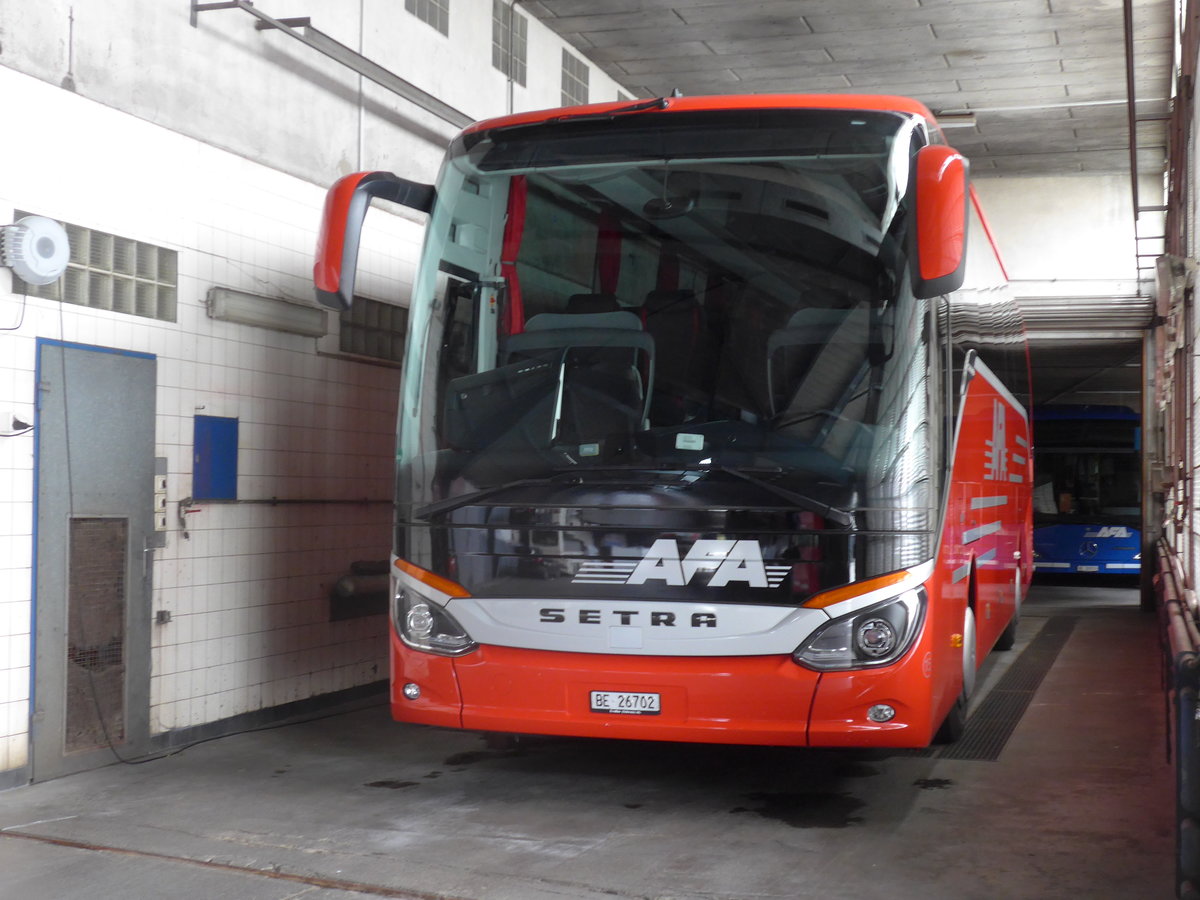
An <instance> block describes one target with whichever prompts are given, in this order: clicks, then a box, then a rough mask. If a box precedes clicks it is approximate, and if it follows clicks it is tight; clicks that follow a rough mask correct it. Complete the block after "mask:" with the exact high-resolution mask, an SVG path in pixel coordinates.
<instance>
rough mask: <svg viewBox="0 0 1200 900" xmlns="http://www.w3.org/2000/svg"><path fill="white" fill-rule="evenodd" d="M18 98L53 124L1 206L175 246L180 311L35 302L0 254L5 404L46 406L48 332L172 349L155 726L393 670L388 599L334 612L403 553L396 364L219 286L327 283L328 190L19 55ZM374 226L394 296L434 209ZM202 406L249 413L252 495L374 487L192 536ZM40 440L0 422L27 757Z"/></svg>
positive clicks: (197, 530)
mask: <svg viewBox="0 0 1200 900" xmlns="http://www.w3.org/2000/svg"><path fill="white" fill-rule="evenodd" d="M0 95H2V96H5V97H6V98H8V101H7V102H9V103H11V104H12V107H10V112H11V113H12V114H13V115H18V116H19V115H33V114H35V113H36V114H38V115H40V116H41V117H42V118H43V120H45V121H48V122H51V123H54V124H52V125H51V126H49V127H48V128H47V129H46V130H45V134H44V139H43V140H39V141H36V142H35V141H28V140H26V141H8V142H6V144H5V146H4V148H3V150H0V153H3V154H4V156H6V157H7V159H4V160H0V163H2V165H0V172H3V173H4V175H3V176H0V177H2V178H3V180H2V181H0V220H2V221H3V222H10V221H12V215H13V211H14V210H15V209H22V210H29V211H33V212H38V213H42V214H46V215H50V216H53V217H55V218H58V219H60V220H64V221H68V222H72V223H75V224H78V225H81V226H85V227H90V228H96V229H99V230H103V231H108V232H111V233H114V234H118V235H122V236H125V237H132V238H136V239H137V240H141V241H146V242H148V243H153V244H157V245H159V246H164V247H167V248H170V249H174V250H177V251H178V253H179V295H178V296H179V299H178V321H176V322H158V321H154V320H150V319H145V318H140V317H137V316H131V315H124V314H121V313H111V312H104V311H98V310H90V309H84V308H80V307H76V306H72V305H69V304H61V303H58V302H54V301H45V300H37V299H25V298H23V297H21V296H19V295H15V294H13V293H12V292H11V277H10V273H9V271H8V270H7V269H0V328H3V329H6V330H4V331H0V416H3V415H4V414H5V413H6V412H10V413H15V414H16V415H17V416H19V417H20V418H21V419H23V420H24V421H26V422H33V421H34V419H33V398H34V354H35V341H36V339H37V338H38V337H45V338H53V339H63V340H67V341H76V342H80V343H84V344H92V345H99V346H105V347H112V348H117V349H121V350H134V351H141V352H146V353H152V354H154V355H155V356H156V357H157V359H158V390H157V425H156V450H155V452H156V455H158V456H164V457H166V458H167V461H168V472H169V475H168V485H167V489H168V499H169V506H168V513H169V521H170V531H169V533H168V536H167V546H166V548H165V549H162V550H159V551H157V553H156V561H155V566H154V576H153V580H154V595H153V606H154V609H155V610H159V609H165V610H169V611H170V613H171V620H170V622H169V623H167V624H164V625H155V626H153V629H154V630H153V645H152V651H151V652H152V681H151V711H150V712H151V725H152V729H153V730H154V731H156V732H157V731H163V730H166V729H172V728H180V727H185V726H191V725H198V724H202V723H206V722H211V721H214V720H217V719H222V718H226V717H229V716H233V715H237V714H239V713H244V712H248V711H251V710H256V709H259V708H261V707H266V706H272V705H277V704H281V703H286V702H289V701H293V700H299V699H304V698H307V697H310V696H313V695H316V694H322V693H328V692H331V691H337V690H340V689H343V688H347V687H352V686H355V685H361V684H364V683H368V682H371V681H374V680H377V679H380V678H383V677H385V676H386V655H385V651H386V643H385V635H386V624H385V622H384V619H383V617H382V616H374V617H368V618H361V619H352V620H348V621H343V622H334V623H330V622H329V621H328V599H327V598H328V595H329V590H330V587H331V585H332V584H333V582H334V580H335V579H336V578H337V577H338V576H339V575H341V574H344V573H345V572H347V571H348V567H349V564H350V563H351V562H352V561H355V560H364V559H386V558H387V555H388V551H389V544H390V508H389V506H388V503H389V501H390V498H391V469H390V462H391V458H392V442H393V436H392V432H393V427H394V421H395V403H396V399H395V398H396V391H397V386H398V380H399V371H398V369H396V368H392V367H387V366H381V365H373V364H366V363H363V362H361V361H358V360H353V359H348V358H345V357H338V356H336V355H330V354H328V353H318V343H317V340H315V339H313V338H305V337H300V336H296V335H290V334H285V333H282V332H277V331H271V330H266V329H261V328H254V327H249V326H244V325H238V324H233V323H228V322H221V321H216V320H213V319H210V318H208V316H207V314H206V310H205V308H204V306H203V303H202V301H203V299H204V296H205V293H206V291H207V290H208V288H209V287H211V286H213V285H218V286H225V287H231V288H235V289H238V290H243V291H249V292H252V293H257V294H264V295H270V296H283V297H290V298H296V299H300V300H307V299H308V298H311V296H312V287H311V281H310V278H311V267H312V250H313V246H314V244H315V239H316V229H317V225H318V220H319V216H320V209H321V204H322V202H323V199H324V191H323V190H322V189H321V188H318V187H316V186H314V185H311V184H308V183H305V182H303V181H300V180H298V179H295V178H292V177H289V176H286V175H282V174H280V173H278V172H277V171H274V170H272V169H270V168H268V167H266V166H262V165H258V164H255V163H252V162H249V161H247V160H244V159H241V158H238V157H235V156H232V155H230V154H228V153H225V152H223V151H220V150H217V149H214V148H212V147H209V146H207V145H205V144H203V143H200V142H198V141H194V140H191V139H189V138H185V137H181V136H179V135H176V134H173V133H171V132H167V131H164V130H162V129H159V128H157V127H155V126H153V125H150V124H148V123H146V122H143V121H141V120H139V119H136V118H133V117H131V116H127V115H124V114H122V113H119V112H116V111H113V110H111V109H108V108H106V107H103V106H100V105H99V104H95V103H92V102H91V101H88V100H83V99H81V98H79V97H77V96H75V95H73V94H71V93H68V92H65V91H62V90H58V89H55V88H53V87H51V86H48V85H46V84H44V83H42V82H39V81H35V80H32V79H30V78H27V77H26V76H23V75H19V74H16V73H14V72H12V71H11V70H8V69H3V68H0ZM13 107H15V108H13ZM81 129H82V130H85V131H88V132H91V133H96V134H99V133H103V134H105V135H106V136H107V141H106V145H107V146H109V147H119V148H124V149H123V150H122V152H120V153H117V152H103V151H101V152H97V153H94V154H80V153H79V152H78V144H77V142H72V141H71V140H69V138H70V135H71V134H77V133H79V130H81ZM14 171H19V172H20V173H21V177H20V178H19V179H16V178H12V177H11V173H12V172H14ZM366 237H367V241H368V243H367V244H366V245H365V246H364V249H363V252H362V255H361V258H360V264H361V265H362V267H363V270H364V274H363V277H362V280H361V281H360V285H362V286H364V287H365V289H366V290H367V291H368V292H370V293H372V294H374V295H375V296H376V297H379V298H380V299H392V298H391V297H390V296H389V294H388V293H384V291H398V292H404V291H405V286H406V285H408V284H411V280H412V278H411V272H410V270H411V265H412V261H413V259H414V258H415V255H416V253H417V250H418V245H419V241H420V237H421V227H420V225H418V224H416V223H414V222H411V221H406V220H405V219H402V218H399V217H396V216H391V215H388V214H386V213H380V212H377V211H373V212H372V214H371V222H370V228H369V230H368V234H367V236H366ZM398 296H399V297H400V299H403V300H404V302H407V294H406V292H404V293H399V294H398ZM331 325H332V327H334V328H336V317H333V316H331ZM334 346H336V340H335V341H334ZM197 413H202V414H205V415H216V416H231V417H236V418H237V419H238V420H239V446H238V466H239V477H238V496H239V499H241V500H269V499H271V498H286V499H293V500H297V499H304V500H324V501H330V500H335V501H336V500H362V499H368V500H371V501H375V502H373V503H371V504H370V505H366V504H363V503H353V504H351V503H346V504H341V503H320V504H316V503H314V504H287V505H267V504H256V503H238V504H202V503H193V504H191V505H188V506H185V507H184V509H185V510H194V511H192V512H185V513H184V518H185V519H186V526H187V537H186V538H185V537H184V532H183V529H182V528H181V527H180V522H179V507H180V501H181V500H183V499H184V498H186V497H188V496H189V495H190V494H191V493H192V477H191V476H192V471H191V466H192V427H193V417H194V416H195V415H196V414H197ZM33 449H34V442H33V435H32V434H25V435H20V436H15V437H6V438H0V771H3V770H6V769H13V768H17V767H20V766H22V765H24V764H25V763H26V762H27V743H28V736H27V731H28V718H29V702H30V666H29V656H30V652H31V637H30V634H31V605H30V604H31V600H30V598H31V594H32V585H31V553H32V547H33V523H34V514H33V462H34V459H33Z"/></svg>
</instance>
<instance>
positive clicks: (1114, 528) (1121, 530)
mask: <svg viewBox="0 0 1200 900" xmlns="http://www.w3.org/2000/svg"><path fill="white" fill-rule="evenodd" d="M1083 536H1084V537H1085V538H1131V537H1133V532H1132V531H1130V530H1129V529H1128V528H1126V527H1125V526H1124V525H1105V526H1103V527H1101V528H1097V529H1096V530H1095V531H1085V532H1084V533H1083Z"/></svg>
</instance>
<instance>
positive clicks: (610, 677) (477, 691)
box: [391, 634, 934, 747]
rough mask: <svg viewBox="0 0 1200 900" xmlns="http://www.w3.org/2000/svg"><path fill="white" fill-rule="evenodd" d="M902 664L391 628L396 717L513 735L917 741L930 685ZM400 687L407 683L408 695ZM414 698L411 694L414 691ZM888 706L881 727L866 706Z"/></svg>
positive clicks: (781, 742)
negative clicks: (593, 645) (570, 646)
mask: <svg viewBox="0 0 1200 900" xmlns="http://www.w3.org/2000/svg"><path fill="white" fill-rule="evenodd" d="M914 667H915V668H917V669H920V664H919V662H918V663H913V662H912V661H911V658H910V660H909V661H908V662H907V663H906V662H905V661H901V662H899V663H897V664H896V665H894V666H889V667H887V668H885V669H877V670H868V671H855V672H826V673H818V672H814V671H811V670H809V669H806V668H803V667H801V666H799V665H797V664H796V663H795V662H793V661H792V659H791V657H790V656H743V657H668V656H623V655H610V654H589V653H560V652H552V651H545V650H523V649H515V648H510V647H497V646H487V645H485V646H481V647H479V648H478V649H477V650H475V651H474V652H472V653H469V654H467V655H465V656H462V657H458V658H446V657H440V656H433V655H430V654H427V653H421V652H418V651H414V650H411V649H409V648H408V647H406V646H404V645H403V644H402V643H401V642H400V641H399V639H398V638H396V636H395V634H393V635H392V668H393V671H392V695H391V704H392V715H393V718H395V719H396V720H397V721H401V722H416V723H422V724H426V725H439V726H443V727H449V728H465V729H470V730H475V731H493V732H504V733H514V734H542V735H561V736H573V737H600V738H621V739H633V740H649V741H690V742H701V743H721V744H763V745H774V746H813V747H816V746H824V747H923V746H926V745H927V744H928V743H929V741H930V739H931V737H932V734H933V730H934V724H933V723H931V715H930V708H929V697H928V694H929V682H928V678H927V677H921V674H920V673H919V672H918V673H917V674H916V683H914V673H913V672H912V671H911V670H912V669H913V668H914ZM406 688H407V691H406ZM597 691H599V692H607V693H609V694H610V695H617V694H624V695H656V696H657V701H656V702H657V706H658V708H657V710H655V711H652V712H648V711H645V710H641V711H635V712H630V713H618V712H597V711H594V710H593V702H592V700H593V697H592V695H593V692H597ZM414 695H415V696H414ZM880 704H884V705H887V706H890V707H892V709H894V710H895V715H894V717H893V718H892V719H891V720H890V721H888V722H885V723H878V722H873V721H871V719H870V718H869V717H868V712H869V711H870V710H871V709H872V707H876V706H878V705H880Z"/></svg>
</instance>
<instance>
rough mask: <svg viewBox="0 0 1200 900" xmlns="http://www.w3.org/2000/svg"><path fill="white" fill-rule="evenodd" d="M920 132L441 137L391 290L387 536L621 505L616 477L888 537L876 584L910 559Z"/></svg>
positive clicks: (923, 390) (786, 125)
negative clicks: (515, 508) (914, 187)
mask: <svg viewBox="0 0 1200 900" xmlns="http://www.w3.org/2000/svg"><path fill="white" fill-rule="evenodd" d="M923 129H924V126H923V124H921V123H920V122H918V121H917V120H915V119H913V118H912V117H910V116H907V115H901V114H896V113H885V112H866V113H863V112H847V111H838V110H823V111H813V110H783V111H765V112H764V111H761V110H760V111H732V112H728V111H727V112H706V113H672V114H666V113H663V114H641V113H639V114H630V115H626V116H623V117H616V118H612V119H607V120H604V121H579V120H574V121H572V120H565V121H563V122H549V123H542V124H536V125H531V126H518V127H511V128H508V129H496V130H494V131H482V132H476V133H472V134H468V135H466V136H464V137H460V138H459V139H458V141H457V142H456V143H455V145H454V146H453V147H452V150H451V155H450V158H449V159H448V162H447V164H446V166H445V167H444V169H443V173H442V176H441V179H440V181H439V185H438V190H437V198H438V199H437V205H436V206H435V210H434V213H433V216H432V218H431V221H430V225H429V229H428V234H427V238H426V246H425V251H424V253H425V255H424V259H423V261H422V265H421V269H420V272H419V275H418V278H417V282H416V285H415V288H414V301H413V307H412V314H411V320H410V322H411V330H412V332H413V337H412V338H411V340H410V346H409V355H408V360H407V364H406V374H405V385H404V389H403V403H402V410H401V416H400V453H399V458H400V466H401V470H402V471H401V477H400V479H399V496H398V500H399V516H400V518H401V520H407V521H417V522H419V521H426V522H431V521H434V518H435V517H436V516H437V515H439V513H441V512H443V511H446V510H451V509H455V508H461V507H462V506H464V505H467V504H471V503H473V502H477V501H480V500H482V499H484V498H490V499H489V501H488V502H497V498H499V497H503V498H504V499H505V502H509V503H512V502H516V501H517V499H518V497H517V496H515V495H511V496H510V495H509V494H505V493H504V492H505V491H509V492H511V491H518V492H519V491H520V486H522V485H534V484H540V485H544V484H546V483H556V484H557V483H560V482H565V481H570V482H583V483H586V484H589V485H592V486H595V485H597V484H603V483H604V482H605V479H609V480H611V479H613V478H614V477H616V476H614V474H613V473H620V477H621V478H622V479H623V480H622V481H621V485H622V486H621V491H622V496H623V497H624V498H625V499H624V500H623V501H622V502H623V503H626V504H629V503H631V502H633V501H630V500H629V499H628V498H629V494H630V485H631V484H636V483H637V482H636V480H634V479H632V478H631V477H630V473H633V472H640V473H644V483H645V484H646V485H647V493H649V491H650V488H651V487H654V486H656V485H658V486H661V485H662V484H663V483H664V479H665V480H666V481H668V482H669V483H670V486H671V488H672V489H673V490H677V491H683V492H687V491H689V490H693V491H694V490H699V487H695V486H697V485H702V484H704V483H706V482H710V483H711V482H712V481H713V480H714V479H718V480H720V479H725V480H726V481H730V483H733V484H737V485H741V486H742V487H743V488H745V486H746V485H747V484H752V485H754V486H755V488H754V491H752V492H751V493H753V495H754V496H755V497H757V498H760V499H757V500H755V501H754V502H756V503H759V504H766V503H768V501H767V500H766V499H762V498H769V505H772V506H774V507H778V508H784V509H787V508H792V509H799V510H806V511H809V512H814V513H820V514H821V515H823V516H825V517H826V519H827V520H828V523H829V527H836V528H840V529H845V530H847V531H851V532H861V531H876V532H887V533H890V534H893V535H904V536H906V537H903V538H900V537H898V538H897V539H896V540H897V541H900V542H901V543H902V544H903V546H904V548H905V549H904V551H903V552H889V553H888V554H886V556H887V560H886V561H881V562H880V567H883V568H890V567H893V566H895V565H896V564H911V563H914V562H917V561H919V560H921V559H925V558H928V555H929V553H930V546H931V544H930V539H929V533H930V531H931V529H932V527H933V525H934V522H933V518H934V516H933V513H932V510H933V508H934V507H935V505H936V498H935V497H934V492H935V487H936V486H935V481H936V474H935V473H936V460H935V454H936V453H937V452H938V450H937V447H938V441H937V440H936V439H935V435H933V434H932V428H933V416H932V415H931V414H930V406H931V397H932V396H934V394H935V386H934V385H932V384H931V379H932V378H934V377H935V373H933V372H932V368H933V367H932V365H931V350H930V341H931V330H932V327H933V326H932V317H931V314H930V311H929V304H928V302H926V301H921V300H917V299H914V297H913V296H912V293H911V290H910V288H909V275H908V265H909V262H908V259H907V257H906V248H907V246H908V241H907V239H906V231H907V229H908V227H909V223H910V221H911V219H912V210H911V208H910V205H909V200H908V197H907V192H908V186H909V181H910V179H909V173H910V164H911V160H912V155H913V153H914V152H915V149H916V148H917V147H918V146H919V145H920V144H921V143H924V141H925V136H924V130H923ZM756 492H757V493H756ZM538 496H539V497H542V498H543V499H542V500H540V501H538V502H540V503H544V502H546V501H545V499H544V497H545V495H544V493H543V494H539V495H538ZM737 496H738V492H737V491H736V490H735V491H732V492H731V491H726V492H725V493H724V494H722V498H723V499H722V500H721V502H722V503H723V504H724V505H725V506H727V507H728V506H730V505H731V502H732V501H733V500H735V499H736V497H737ZM741 496H742V497H743V498H746V497H747V496H748V495H747V494H746V491H745V490H742V491H741ZM529 502H531V503H532V502H533V501H532V500H531V501H529ZM647 502H648V503H651V504H652V503H653V501H647ZM744 502H746V503H750V502H751V501H750V500H748V499H746V500H744ZM634 505H636V503H634ZM893 550H895V547H893ZM872 568H875V566H872Z"/></svg>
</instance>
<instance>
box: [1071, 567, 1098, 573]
mask: <svg viewBox="0 0 1200 900" xmlns="http://www.w3.org/2000/svg"><path fill="white" fill-rule="evenodd" d="M1075 571H1076V572H1099V571H1100V567H1099V566H1076V567H1075Z"/></svg>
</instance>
